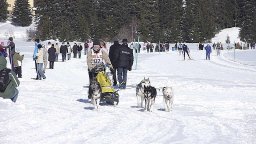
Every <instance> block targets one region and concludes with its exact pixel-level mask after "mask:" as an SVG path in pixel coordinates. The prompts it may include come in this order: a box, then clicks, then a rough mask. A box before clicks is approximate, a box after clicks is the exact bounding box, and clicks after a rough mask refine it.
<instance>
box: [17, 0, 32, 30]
mask: <svg viewBox="0 0 256 144" xmlns="http://www.w3.org/2000/svg"><path fill="white" fill-rule="evenodd" d="M12 23H13V24H14V25H16V26H23V27H24V26H29V25H30V24H31V23H32V14H31V10H30V5H29V2H28V0H16V1H15V4H14V9H13V14H12Z"/></svg>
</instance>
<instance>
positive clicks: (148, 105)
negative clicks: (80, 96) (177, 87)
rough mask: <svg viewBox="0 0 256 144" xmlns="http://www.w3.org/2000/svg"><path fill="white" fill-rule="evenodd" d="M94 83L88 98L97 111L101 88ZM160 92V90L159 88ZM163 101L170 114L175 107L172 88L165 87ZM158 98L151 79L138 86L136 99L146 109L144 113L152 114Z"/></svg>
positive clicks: (146, 79) (144, 80) (95, 81)
mask: <svg viewBox="0 0 256 144" xmlns="http://www.w3.org/2000/svg"><path fill="white" fill-rule="evenodd" d="M92 81H93V82H92V83H91V84H90V86H89V91H88V98H89V99H91V103H92V104H93V105H94V108H95V109H98V108H99V103H100V98H101V94H102V93H101V87H100V84H99V83H98V82H97V80H96V79H95V80H92ZM158 90H160V89H159V88H158ZM162 93H163V101H164V105H165V111H167V112H170V111H171V110H172V106H173V99H174V94H173V89H172V87H163V88H162ZM156 96H157V88H155V87H153V86H151V83H150V80H149V78H144V79H143V80H142V81H141V82H140V83H139V84H137V86H136V97H137V106H138V107H142V108H144V111H149V112H152V106H153V105H154V103H155V99H156Z"/></svg>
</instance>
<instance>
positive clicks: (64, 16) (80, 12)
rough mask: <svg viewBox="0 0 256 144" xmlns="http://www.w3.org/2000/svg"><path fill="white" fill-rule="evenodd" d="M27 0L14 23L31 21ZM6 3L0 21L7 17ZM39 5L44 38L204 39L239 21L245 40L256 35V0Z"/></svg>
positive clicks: (51, 0) (50, 1)
mask: <svg viewBox="0 0 256 144" xmlns="http://www.w3.org/2000/svg"><path fill="white" fill-rule="evenodd" d="M27 1H28V0H16V3H15V8H14V12H13V16H12V20H13V24H15V25H20V26H26V25H29V24H31V20H30V18H25V16H28V17H31V15H29V14H27V11H24V10H23V9H26V8H25V7H28V5H26V6H24V4H25V3H28V2H27ZM5 3H6V0H1V2H0V4H1V5H4V6H3V7H0V21H5V20H6V19H7V18H6V15H5V13H7V12H6V9H7V8H6V5H7V4H5ZM18 4H19V6H18ZM21 5H23V6H21ZM21 7H22V8H21ZM35 7H36V15H35V17H36V18H35V21H36V23H37V37H39V38H41V39H59V40H62V41H65V40H66V41H72V40H79V41H84V40H86V39H88V38H101V39H104V40H106V41H111V40H114V39H122V38H124V37H125V38H128V40H129V41H132V40H138V38H139V39H140V40H142V41H151V42H159V41H160V42H206V41H209V40H210V39H211V38H212V37H214V35H215V34H216V33H218V32H219V31H220V30H221V29H224V28H229V27H240V28H241V31H240V37H241V40H242V41H246V42H255V41H256V1H255V0H140V1H138V0H107V1H106V0H65V1H61V2H60V1H59V0H43V1H42V0H35ZM16 9H18V10H16ZM28 9H30V8H28ZM21 15H24V16H21ZM18 19H22V20H18ZM24 21H25V22H27V23H26V24H22V22H23V23H24Z"/></svg>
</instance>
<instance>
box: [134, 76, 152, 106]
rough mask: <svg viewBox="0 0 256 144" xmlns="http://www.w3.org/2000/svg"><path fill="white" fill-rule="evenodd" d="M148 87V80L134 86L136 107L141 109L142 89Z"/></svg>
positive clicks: (142, 100)
mask: <svg viewBox="0 0 256 144" xmlns="http://www.w3.org/2000/svg"><path fill="white" fill-rule="evenodd" d="M149 86H150V80H149V78H147V79H145V78H144V79H143V80H142V81H141V82H140V83H139V84H137V86H136V97H137V106H141V107H143V102H144V88H145V87H149Z"/></svg>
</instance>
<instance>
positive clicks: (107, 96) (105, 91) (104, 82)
mask: <svg viewBox="0 0 256 144" xmlns="http://www.w3.org/2000/svg"><path fill="white" fill-rule="evenodd" d="M106 69H108V66H106V65H104V64H99V65H97V66H96V67H95V68H93V69H92V72H93V73H94V74H93V75H94V76H95V78H96V80H97V81H98V83H99V84H100V87H101V98H100V102H101V103H106V104H111V105H114V104H115V105H117V104H118V103H119V94H118V91H117V90H115V89H114V87H113V86H112V82H111V79H110V74H109V73H107V72H106V71H107V70H106Z"/></svg>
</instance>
